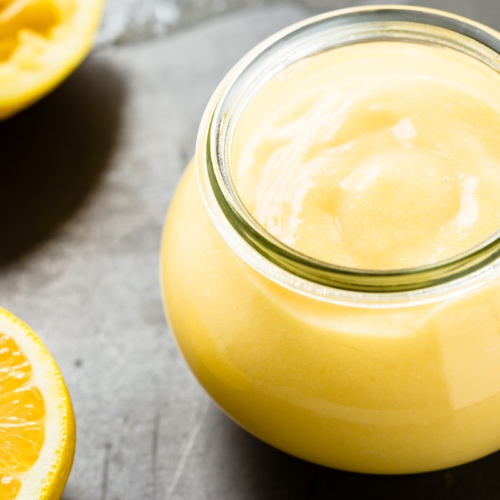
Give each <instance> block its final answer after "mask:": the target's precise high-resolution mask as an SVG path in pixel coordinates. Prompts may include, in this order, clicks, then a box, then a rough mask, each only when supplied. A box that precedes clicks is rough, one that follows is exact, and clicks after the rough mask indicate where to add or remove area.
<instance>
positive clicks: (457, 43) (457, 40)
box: [198, 6, 500, 294]
mask: <svg viewBox="0 0 500 500" xmlns="http://www.w3.org/2000/svg"><path fill="white" fill-rule="evenodd" d="M395 40H397V41H405V42H411V43H420V44H435V45H437V44H439V45H440V46H444V47H448V48H451V49H454V50H456V51H459V52H462V53H464V54H466V55H468V56H472V57H473V58H475V59H476V60H478V61H480V62H482V63H484V64H486V65H487V66H489V67H490V68H492V69H494V70H495V71H496V72H497V73H500V55H499V54H500V38H499V35H498V33H497V32H495V31H494V30H492V29H490V28H488V27H485V26H482V25H480V24H478V23H475V22H473V21H470V20H468V19H465V18H462V17H459V16H455V15H453V14H449V13H446V12H442V11H438V10H433V9H425V8H420V7H407V6H369V7H357V8H351V9H343V10H339V11H333V12H331V13H328V14H323V15H320V16H316V17H313V18H310V19H308V20H306V21H303V22H301V23H298V24H296V25H293V26H291V27H290V28H288V29H285V30H283V31H281V32H279V33H277V34H276V35H274V36H273V37H271V38H270V39H268V40H266V41H264V42H263V43H262V44H260V45H259V46H257V47H256V48H255V49H254V50H253V51H251V52H250V53H249V54H248V55H247V56H246V57H245V58H244V59H242V60H241V61H240V63H239V64H238V65H237V66H235V68H233V70H232V71H231V72H230V73H229V74H228V75H227V77H226V78H225V80H223V82H222V84H221V85H220V86H219V88H218V90H217V91H216V93H215V94H214V97H213V99H212V102H211V105H209V107H208V108H207V112H206V114H205V118H204V121H203V122H204V126H205V130H204V131H203V130H202V131H200V135H199V141H200V142H199V150H198V151H199V152H200V151H203V153H200V154H203V158H200V160H202V161H200V162H199V164H201V163H203V166H204V167H205V168H204V169H203V171H199V175H200V178H201V182H202V184H206V185H207V187H208V186H209V187H208V190H209V191H210V192H211V193H212V194H213V200H212V202H210V201H209V202H208V205H211V206H212V208H213V207H214V206H216V210H218V211H220V214H222V215H223V217H224V219H225V222H227V224H228V225H229V226H230V228H231V230H232V231H234V232H235V234H236V235H237V237H238V238H240V239H241V240H242V242H244V244H245V245H247V246H248V247H249V248H250V249H251V252H252V251H253V252H256V253H257V254H258V255H259V256H260V257H261V258H263V259H264V260H265V261H267V262H269V263H271V265H272V266H275V267H276V268H277V269H278V272H279V270H283V271H284V272H285V273H289V274H290V275H291V276H292V281H294V279H293V277H296V278H297V279H298V280H299V281H301V280H305V282H307V283H312V284H317V285H320V286H323V287H328V288H333V289H338V290H345V291H349V292H362V293H366V292H368V293H374V294H394V293H401V292H414V291H422V290H425V289H434V288H436V287H438V288H439V287H441V286H442V285H445V284H449V283H452V282H457V281H458V282H460V281H463V280H464V279H466V280H469V281H470V280H471V279H473V278H474V276H476V275H477V274H480V275H481V276H483V275H484V269H485V268H486V267H487V266H490V265H491V264H493V263H494V262H496V261H497V260H498V258H499V257H500V230H498V231H496V232H495V233H493V234H492V235H491V236H489V237H488V238H487V239H485V240H483V241H482V242H480V243H479V244H477V245H475V246H473V247H471V248H469V249H467V250H466V251H463V252H462V253H459V254H457V255H454V256H453V257H451V258H447V259H445V260H440V261H437V262H435V263H432V264H426V265H422V266H417V267H408V268H403V269H382V270H378V269H377V270H371V269H361V268H351V267H345V266H340V265H336V264H332V263H329V262H324V261H321V260H318V259H315V258H312V257H310V256H308V255H305V254H303V253H301V252H299V251H297V250H295V249H293V248H291V247H290V246H287V245H286V244H284V243H283V242H281V241H280V240H279V239H277V238H276V237H274V236H273V235H271V234H270V233H269V232H268V231H266V230H265V229H264V228H263V227H262V226H261V225H260V224H259V222H258V221H257V220H256V219H255V218H254V217H253V215H252V214H251V213H250V212H249V211H248V209H247V208H246V206H245V204H244V203H243V202H242V200H241V198H240V196H239V194H238V189H237V188H236V186H235V183H234V179H233V176H232V171H231V159H230V158H231V154H230V152H231V146H232V138H233V135H234V131H235V127H236V125H237V123H238V118H239V117H240V115H241V112H242V110H243V108H244V107H245V105H246V104H247V103H248V102H249V101H250V100H251V99H252V97H253V96H254V95H255V94H256V92H257V91H258V90H259V89H260V88H262V86H263V85H264V84H265V83H266V82H267V81H269V80H270V79H271V78H273V77H274V76H275V75H277V74H278V73H279V72H281V71H282V70H283V69H285V68H287V67H288V66H290V65H291V64H293V63H294V62H297V61H299V60H301V59H303V58H305V57H308V56H311V55H313V54H317V53H320V52H323V51H326V50H330V49H333V48H338V47H342V46H346V45H353V44H359V43H366V42H376V41H377V42H378V41H395ZM202 129H203V127H202ZM214 201H215V203H213V202H214ZM209 211H212V212H213V210H209ZM212 215H213V214H212ZM237 246H238V245H237ZM240 250H241V247H240ZM246 253H247V255H248V252H246ZM247 260H248V259H247ZM250 260H251V259H250ZM260 260H261V261H262V259H260ZM273 274H276V273H274V272H273Z"/></svg>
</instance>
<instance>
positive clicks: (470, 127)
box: [161, 7, 500, 473]
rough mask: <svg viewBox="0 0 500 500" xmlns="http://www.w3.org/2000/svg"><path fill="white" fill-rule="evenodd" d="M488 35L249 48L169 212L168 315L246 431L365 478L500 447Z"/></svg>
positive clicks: (396, 16) (344, 19) (318, 28)
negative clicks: (362, 475)
mask: <svg viewBox="0 0 500 500" xmlns="http://www.w3.org/2000/svg"><path fill="white" fill-rule="evenodd" d="M499 47H500V43H499V42H498V36H497V34H496V33H495V32H493V31H492V30H489V29H488V28H486V27H484V26H480V25H478V24H476V23H473V22H471V21H468V20H466V19H463V18H458V17H456V16H452V15H449V14H446V13H443V12H439V11H434V10H428V9H421V8H410V7H397V8H396V7H367V8H357V9H348V10H344V11H338V12H334V13H331V14H326V15H324V16H320V17H318V18H313V19H312V20H308V21H305V22H304V23H301V24H299V25H297V26H294V27H292V28H290V29H289V30H286V31H284V32H282V33H280V34H278V35H276V36H275V37H273V38H271V39H270V40H269V41H266V42H264V43H263V44H262V45H261V46H259V47H257V48H256V49H255V50H254V51H253V52H251V53H250V54H249V55H248V56H247V57H246V58H244V59H243V60H242V62H240V64H239V65H237V66H236V67H235V68H234V69H233V70H232V71H231V72H230V73H229V75H228V76H227V77H226V79H225V80H224V81H223V82H222V84H221V86H220V87H219V88H218V90H217V91H216V92H215V94H214V98H213V99H212V101H211V103H210V104H209V106H208V108H207V112H206V114H205V117H204V119H203V122H202V125H201V128H200V134H199V142H198V147H197V154H196V157H195V160H194V162H193V163H192V164H191V165H190V166H189V168H188V169H187V171H186V173H185V175H184V177H183V179H182V181H181V183H180V185H179V187H178V190H177V192H176V195H175V197H174V199H173V201H172V204H171V207H170V210H169V215H168V218H167V222H166V225H165V230H164V236H163V244H162V253H161V281H162V289H163V296H164V301H165V308H166V313H167V316H168V319H169V322H170V325H171V328H172V331H173V333H174V335H175V338H176V341H177V342H178V345H179V348H180V350H181V351H182V353H183V355H184V357H185V359H186V361H187V363H188V365H189V366H190V368H191V370H192V371H193V373H194V374H195V376H196V377H197V378H198V380H199V381H200V383H201V384H202V385H203V386H204V388H205V389H206V390H207V392H208V393H209V394H210V395H211V396H212V398H213V399H214V400H215V401H216V402H217V403H218V405H219V406H220V407H221V408H222V409H223V410H224V411H226V412H227V413H228V414H229V415H230V416H231V417H232V418H233V419H235V420H236V421H237V422H238V423H239V424H240V425H242V426H243V427H244V428H246V429H247V430H248V431H250V432H251V433H253V434H254V435H256V436H257V437H259V438H261V439H262V440H264V441H266V442H267V443H269V444H271V445H273V446H275V447H277V448H280V449H282V450H284V451H286V452H288V453H291V454H294V455H296V456H299V457H301V458H304V459H306V460H310V461H313V462H316V463H319V464H323V465H327V466H330V467H336V468H341V469H346V470H352V471H359V472H370V473H411V472H422V471H428V470H434V469H439V468H445V467H450V466H454V465H457V464H461V463H464V462H467V461H470V460H473V459H476V458H479V457H481V456H484V455H486V454H489V453H492V452H494V451H496V450H498V449H500V424H499V422H500V277H499V274H500V269H499V267H500V266H499V263H498V255H499V254H500V243H499V241H498V239H497V236H496V234H497V233H496V232H497V230H498V228H499V226H500V197H499V196H498V195H497V193H498V192H500V191H499V188H500V141H499V140H498V137H499V135H498V134H499V130H500V98H499V96H500V74H499V72H498V60H499V56H498V55H497V53H498V51H497V49H498V48H499Z"/></svg>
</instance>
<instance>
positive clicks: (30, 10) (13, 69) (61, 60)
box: [0, 0, 104, 120]
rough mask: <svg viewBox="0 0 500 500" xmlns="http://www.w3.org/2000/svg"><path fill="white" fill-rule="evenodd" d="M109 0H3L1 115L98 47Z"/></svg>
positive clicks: (44, 88)
mask: <svg viewBox="0 0 500 500" xmlns="http://www.w3.org/2000/svg"><path fill="white" fill-rule="evenodd" d="M103 4H104V0H0V120H1V119H4V118H7V117H9V116H11V115H12V114H14V113H16V112H17V111H20V110H21V109H23V108H25V107H26V106H28V105H30V104H31V103H33V102H35V101H36V100H38V99H39V98H41V97H42V96H44V95H45V94H47V92H49V91H50V90H52V89H53V88H54V87H55V86H56V85H58V84H59V83H60V82H61V81H62V80H63V79H64V78H66V77H67V76H68V75H69V74H70V73H71V72H72V71H73V70H74V69H75V68H76V67H77V66H78V64H79V63H80V62H81V61H82V60H83V59H84V57H85V56H86V55H87V53H88V52H89V51H90V49H91V48H92V44H93V40H94V35H95V32H96V30H97V28H98V26H99V23H100V19H101V15H102V10H103Z"/></svg>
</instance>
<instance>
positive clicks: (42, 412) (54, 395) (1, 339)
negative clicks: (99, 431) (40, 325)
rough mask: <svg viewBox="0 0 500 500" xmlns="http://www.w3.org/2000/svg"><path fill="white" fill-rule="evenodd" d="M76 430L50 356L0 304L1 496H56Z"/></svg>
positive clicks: (45, 499)
mask: <svg viewBox="0 0 500 500" xmlns="http://www.w3.org/2000/svg"><path fill="white" fill-rule="evenodd" d="M75 429H76V427H75V419H74V414H73V409H72V405H71V400H70V397H69V394H68V391H67V389H66V385H65V383H64V380H63V378H62V375H61V373H60V371H59V369H58V367H57V365H56V363H55V361H54V359H53V358H52V356H51V355H50V353H49V352H48V350H47V348H46V347H45V346H44V345H43V343H42V341H41V340H40V339H39V338H38V337H37V336H36V335H35V333H34V332H33V331H32V330H31V329H30V328H29V327H28V326H27V325H26V324H25V323H23V322H22V321H20V320H19V319H18V318H16V317H15V316H14V315H12V314H11V313H9V312H8V311H6V310H5V309H2V308H0V499H2V500H56V499H59V498H60V497H61V495H62V493H63V490H64V487H65V485H66V481H67V479H68V476H69V473H70V471H71V467H72V464H73V457H74V453H75V443H76V431H75Z"/></svg>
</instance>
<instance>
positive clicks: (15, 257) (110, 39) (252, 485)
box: [0, 0, 500, 500]
mask: <svg viewBox="0 0 500 500" xmlns="http://www.w3.org/2000/svg"><path fill="white" fill-rule="evenodd" d="M120 1H121V0H115V1H114V2H112V1H110V4H109V9H108V13H107V18H106V19H107V21H106V23H105V25H104V27H103V32H102V33H103V34H102V36H101V40H102V43H101V45H100V48H99V49H97V50H96V51H95V52H94V53H93V55H92V56H91V57H90V58H89V59H88V60H87V61H86V62H85V64H83V66H82V67H81V68H80V69H79V70H78V71H77V72H76V73H75V74H74V75H73V76H72V77H71V78H70V79H69V80H68V81H67V82H66V83H64V84H63V85H62V86H61V87H60V88H58V89H57V90H56V91H55V92H53V93H52V94H51V95H50V96H48V97H47V98H46V99H44V100H43V101H42V102H40V103H38V104H36V105H35V106H33V107H32V108H30V109H29V110H27V111H25V112H23V113H21V114H20V115H18V116H16V117H14V118H12V119H10V120H8V121H6V122H3V123H0V147H1V150H2V164H1V165H2V166H1V168H2V181H1V183H0V199H1V200H2V204H3V208H4V209H3V210H2V211H1V212H0V226H1V227H2V229H3V238H2V244H1V245H0V304H2V305H3V306H5V307H6V308H8V309H10V310H12V311H13V312H14V313H15V314H17V315H19V316H20V317H22V318H24V320H25V321H27V322H28V323H29V324H30V325H31V326H32V327H33V328H34V329H35V330H36V331H37V332H38V333H39V335H40V336H41V337H42V338H43V340H44V341H45V342H46V344H47V346H48V347H49V348H50V350H51V351H52V353H53V355H54V357H55V358H56V360H57V361H58V363H59V365H60V367H61V369H62V371H63V374H64V376H65V379H66V381H67V384H68V387H69V389H70V392H71V395H72V398H73V402H74V407H75V411H76V416H77V422H78V447H77V454H76V458H75V463H74V468H73V472H72V475H71V477H70V480H69V482H68V486H67V488H66V492H65V494H64V497H63V498H64V500H150V499H152V500H163V499H168V500H174V499H176V500H181V499H182V500H205V499H215V500H247V499H248V500H250V499H252V500H255V499H257V500H279V499H309V498H311V499H320V498H344V497H347V495H346V493H339V492H342V491H344V492H345V491H349V498H363V497H365V496H366V497H367V498H372V497H376V496H377V495H378V496H379V497H381V498H385V499H388V498H394V499H400V498H408V499H421V498H426V499H443V498H449V499H477V498H481V499H490V498H491V499H496V498H498V491H500V477H499V476H498V473H497V471H498V467H499V466H500V455H499V454H496V455H492V456H491V457H488V458H486V459H484V460H481V461H478V462H475V463H473V464H469V465H466V466H463V467H459V468H456V469H452V470H447V471H441V472H436V473H433V474H424V475H419V476H409V477H389V478H387V477H375V476H359V475H355V474H348V473H343V472H339V471H333V470H328V469H324V468H322V467H317V466H315V465H312V464H308V463H305V462H303V461H301V460H297V459H295V458H293V457H290V456H287V455H285V454H283V453H281V452H278V451H276V450H274V449H272V448H270V447H268V446H266V445H265V444H262V443H260V442H259V441H257V440H256V439H254V438H253V437H251V436H249V435H248V434H246V433H245V432H244V431H242V430H241V429H239V428H238V427H237V426H236V425H235V424H233V423H232V422H231V421H230V420H229V419H228V418H226V417H225V416H224V415H223V414H222V413H221V412H220V411H219V410H218V409H217V408H216V407H215V406H214V405H213V404H212V403H211V402H210V401H209V400H208V398H207V396H206V395H205V394H204V393H203V391H202V390H201V389H200V387H199V386H198V384H197V383H196V382H195V380H194V379H193V377H192V376H191V374H190V373H189V371H188V370H187V368H186V367H185V365H184V363H183V361H182V359H181V358H180V355H179V354H178V352H177V349H176V347H175V345H174V342H173V340H172V338H171V336H170V333H169V331H168V328H167V325H166V321H165V318H164V316H163V310H162V306H161V302H160V290H159V284H158V250H159V244H160V237H161V230H162V225H163V220H164V216H165V213H166V211H167V208H168V205H169V201H170V199H171V196H172V194H173V191H174V189H175V186H176V184H177V182H178V180H179V178H180V175H181V174H182V171H183V169H184V167H185V165H186V164H187V162H188V161H189V158H190V157H191V156H192V154H193V152H194V141H195V135H196V131H197V127H198V123H199V120H200V116H201V113H202V111H203V108H204V106H205V104H206V102H207V100H208V98H209V96H210V94H211V92H212V91H213V89H214V88H215V86H216V84H217V83H218V82H219V81H220V79H221V78H222V76H223V75H224V74H225V73H226V71H227V70H228V69H229V68H230V66H231V65H232V64H233V63H235V62H236V61H237V59H239V58H240V57H241V56H242V55H243V54H244V53H245V52H246V51H247V50H248V49H250V48H251V47H252V46H254V45H255V44H256V43H257V42H259V41H260V40H261V39H263V38H264V37H265V36H267V35H269V34H271V33H272V32H274V31H276V30H277V29H279V28H281V27H283V26H285V25H288V24H290V23H292V22H294V21H297V20H299V19H302V18H304V17H306V16H308V15H309V14H311V13H313V12H317V11H319V10H324V9H325V8H328V7H329V6H331V5H340V4H344V5H345V4H347V3H348V2H346V1H339V2H336V3H335V2H327V1H326V0H304V2H303V3H299V2H285V3H279V2H269V3H266V4H263V5H260V3H259V5H256V6H254V7H252V8H250V7H248V5H249V4H250V2H244V3H243V4H241V5H244V6H246V7H245V8H239V9H237V8H236V7H237V6H236V5H234V6H233V7H234V8H233V7H231V9H230V10H231V12H229V13H224V14H217V15H212V14H213V13H211V14H210V15H207V16H205V17H206V19H205V20H204V21H202V22H201V21H200V22H198V23H196V24H194V25H189V23H188V22H187V21H186V24H184V25H182V23H181V24H179V26H178V27H177V28H176V30H173V31H172V32H171V33H170V32H169V33H167V35H168V36H160V35H161V33H160V32H159V30H158V29H156V28H154V29H153V28H148V30H150V29H152V31H148V30H145V31H142V32H141V35H140V36H139V35H138V33H139V31H140V30H139V31H136V32H132V31H130V32H129V34H130V36H129V37H128V38H127V36H121V35H118V33H119V32H120V29H121V28H120V29H118V28H119V27H120V26H122V27H123V24H121V25H120V23H121V22H122V21H123V20H124V19H129V17H128V16H130V15H131V14H130V10H129V11H126V9H132V7H131V6H132V4H135V5H136V6H137V5H142V6H143V8H144V9H145V10H144V12H145V14H144V16H143V17H142V18H141V17H140V16H136V20H137V19H139V20H140V19H146V18H148V15H149V14H147V8H149V7H148V5H149V6H151V5H152V4H153V3H152V2H149V4H148V3H147V2H143V3H141V0H138V1H136V2H132V1H128V2H125V0H124V1H123V3H122V4H121V5H120V4H119V2H120ZM117 2H118V3H117ZM192 2H193V4H194V0H192ZM159 3H160V2H158V4H159ZM164 4H165V5H166V2H164ZM433 4H435V5H434V6H447V7H450V8H453V10H455V11H459V12H461V13H464V14H467V15H470V16H471V17H474V18H476V19H480V20H486V21H488V20H489V21H490V24H492V25H496V27H500V6H499V5H498V3H497V2H496V0H493V1H491V2H486V1H483V2H474V3H473V2H466V1H461V2H458V1H456V2H452V1H451V0H449V1H448V2H446V1H444V0H443V2H441V4H440V5H438V4H439V2H438V1H437V0H436V1H435V2H433ZM115 9H117V10H115ZM120 9H125V10H122V11H121V12H122V15H123V17H122V18H121V19H122V21H120V23H119V22H118V21H117V19H118V18H117V17H116V16H119V14H118V12H119V11H120ZM166 12H167V11H166V10H165V11H164V15H165V17H164V19H167V14H166ZM109 16H111V17H113V16H115V22H116V24H115V28H113V29H114V30H115V31H114V32H113V31H112V29H111V28H110V24H109V23H110V22H112V21H110V20H109V19H110V17H109ZM191 21H192V20H191ZM191 21H190V22H191ZM123 22H125V21H123ZM141 22H142V21H141ZM139 24H140V23H139ZM117 27H118V28H117ZM134 29H135V28H134ZM160 31H161V30H160ZM122 33H123V32H122ZM134 33H135V34H134ZM139 38H141V41H138V39H139ZM144 38H148V39H147V40H145V39H144ZM106 40H107V41H106ZM123 40H128V43H122V44H115V42H118V41H123ZM105 41H106V42H105Z"/></svg>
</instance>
